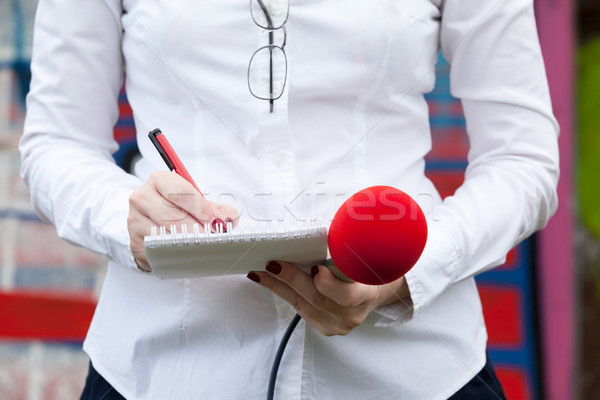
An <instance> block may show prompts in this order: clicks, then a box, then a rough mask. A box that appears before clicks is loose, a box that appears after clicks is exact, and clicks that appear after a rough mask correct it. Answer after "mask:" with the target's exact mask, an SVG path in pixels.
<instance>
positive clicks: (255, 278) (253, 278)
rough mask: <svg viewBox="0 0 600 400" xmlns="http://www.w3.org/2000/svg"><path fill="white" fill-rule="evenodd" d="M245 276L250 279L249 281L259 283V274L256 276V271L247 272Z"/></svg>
mask: <svg viewBox="0 0 600 400" xmlns="http://www.w3.org/2000/svg"><path fill="white" fill-rule="evenodd" d="M246 278H248V279H250V280H251V281H254V282H256V283H260V276H258V275H257V274H256V273H254V272H248V275H246Z"/></svg>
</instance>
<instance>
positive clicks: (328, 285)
mask: <svg viewBox="0 0 600 400" xmlns="http://www.w3.org/2000/svg"><path fill="white" fill-rule="evenodd" d="M311 272H312V276H313V282H314V285H315V287H316V288H317V290H318V291H319V292H321V293H323V295H325V296H327V297H328V298H329V299H331V301H333V302H335V303H336V304H337V305H338V306H340V307H343V308H350V307H361V306H363V305H364V306H368V305H369V304H370V303H371V302H372V301H374V300H375V298H376V297H377V293H378V290H377V288H376V287H374V286H370V285H364V284H362V283H358V282H343V281H340V280H339V279H337V278H336V277H335V276H334V275H333V274H332V273H331V271H329V269H327V267H324V266H323V265H316V266H314V267H313V269H312V270H311Z"/></svg>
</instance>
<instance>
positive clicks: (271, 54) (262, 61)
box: [248, 0, 290, 112]
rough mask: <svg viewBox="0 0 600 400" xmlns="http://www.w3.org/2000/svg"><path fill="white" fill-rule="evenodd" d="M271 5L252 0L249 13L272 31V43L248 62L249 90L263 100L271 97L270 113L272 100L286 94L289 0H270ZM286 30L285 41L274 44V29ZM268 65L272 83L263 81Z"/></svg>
mask: <svg viewBox="0 0 600 400" xmlns="http://www.w3.org/2000/svg"><path fill="white" fill-rule="evenodd" d="M269 6H270V7H269V8H267V7H266V6H265V3H264V2H263V1H262V0H250V14H251V15H252V20H254V23H255V24H256V25H258V26H259V27H261V28H263V29H267V30H268V31H269V44H268V45H267V46H263V47H261V48H260V49H258V50H256V51H255V52H254V54H253V55H252V57H251V58H250V62H249V63H248V89H250V93H251V94H252V96H254V97H256V98H257V99H261V100H269V107H270V112H273V101H274V100H277V99H278V98H280V97H281V95H282V94H283V90H284V88H285V83H286V80H287V57H286V55H285V43H286V41H287V30H286V29H285V23H286V22H287V19H288V15H289V11H290V3H289V0H271V2H270V3H269ZM278 29H282V30H283V44H282V45H281V46H277V45H275V44H273V43H274V36H275V35H274V32H275V31H276V30H278ZM266 65H268V66H269V82H268V84H267V82H266V80H264V73H261V72H262V71H264V68H265V66H266Z"/></svg>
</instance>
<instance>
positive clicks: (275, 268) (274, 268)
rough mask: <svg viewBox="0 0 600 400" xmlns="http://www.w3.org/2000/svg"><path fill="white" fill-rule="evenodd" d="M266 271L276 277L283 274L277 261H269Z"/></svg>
mask: <svg viewBox="0 0 600 400" xmlns="http://www.w3.org/2000/svg"><path fill="white" fill-rule="evenodd" d="M265 269H266V270H267V271H269V272H270V273H272V274H274V275H278V274H279V273H280V272H281V264H279V263H278V262H277V261H269V263H268V264H267V266H266V267H265Z"/></svg>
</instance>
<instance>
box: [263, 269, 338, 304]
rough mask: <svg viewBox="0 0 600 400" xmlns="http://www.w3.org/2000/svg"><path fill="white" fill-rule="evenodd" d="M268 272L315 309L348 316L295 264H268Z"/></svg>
mask: <svg viewBox="0 0 600 400" xmlns="http://www.w3.org/2000/svg"><path fill="white" fill-rule="evenodd" d="M266 270H267V271H268V272H269V273H270V274H271V275H273V276H276V277H277V279H279V280H281V281H283V282H285V283H286V284H287V285H288V286H290V287H291V288H292V289H294V291H295V292H296V293H298V294H299V295H300V296H302V297H303V298H304V299H305V300H306V301H308V302H309V303H310V304H312V305H313V306H314V307H317V308H318V309H320V310H323V311H327V312H329V313H333V314H336V315H345V314H346V311H345V310H343V309H342V307H340V305H339V304H337V303H336V302H335V301H332V300H331V299H330V298H329V297H328V296H327V295H325V294H324V293H323V292H321V291H320V290H318V288H317V287H316V286H315V284H314V282H313V278H312V276H311V275H309V274H307V273H306V272H304V271H302V270H301V269H300V268H298V267H296V266H295V265H294V264H290V263H287V262H276V261H271V262H269V264H267V267H266Z"/></svg>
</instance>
